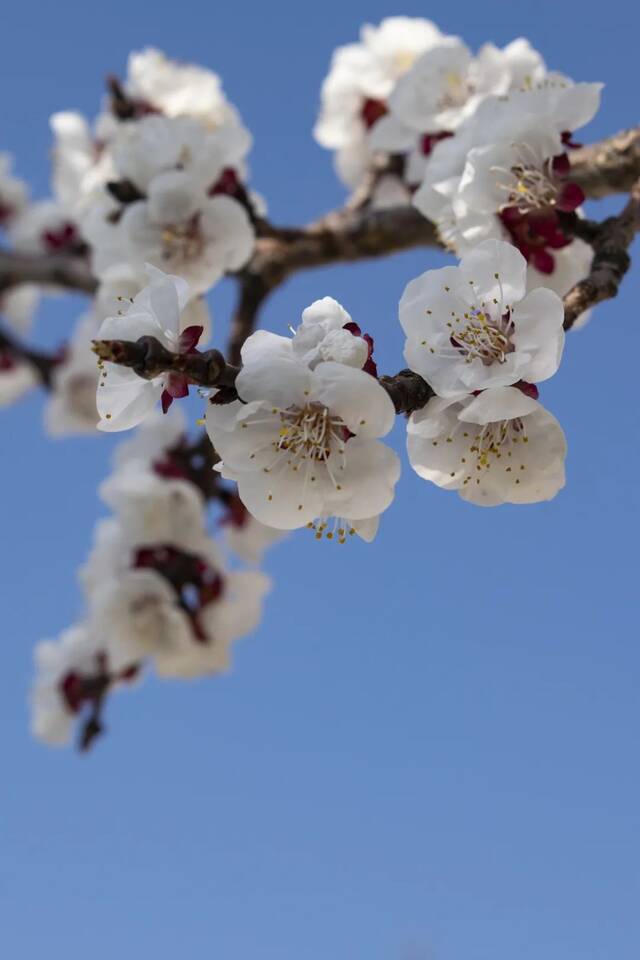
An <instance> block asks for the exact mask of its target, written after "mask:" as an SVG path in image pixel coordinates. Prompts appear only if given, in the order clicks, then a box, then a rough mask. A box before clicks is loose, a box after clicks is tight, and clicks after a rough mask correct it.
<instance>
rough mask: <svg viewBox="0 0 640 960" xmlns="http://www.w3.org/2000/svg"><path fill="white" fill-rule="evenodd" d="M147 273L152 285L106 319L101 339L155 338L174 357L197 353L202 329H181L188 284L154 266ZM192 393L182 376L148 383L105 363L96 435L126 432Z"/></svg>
mask: <svg viewBox="0 0 640 960" xmlns="http://www.w3.org/2000/svg"><path fill="white" fill-rule="evenodd" d="M147 273H148V276H149V285H148V286H147V287H145V288H144V290H142V291H141V292H140V293H139V294H138V295H137V296H136V297H134V298H133V300H132V301H131V302H130V303H128V304H124V305H123V310H122V314H121V315H120V316H113V317H107V318H106V319H105V320H104V321H103V322H102V325H101V326H100V330H99V331H98V338H99V339H104V340H137V339H138V338H139V337H145V336H146V337H155V338H156V339H157V340H159V341H160V342H161V343H162V344H163V346H165V347H166V348H167V349H168V350H171V351H173V352H174V353H189V352H191V351H193V350H194V349H195V346H196V344H197V343H198V341H199V339H200V336H201V334H202V327H201V326H194V325H191V326H188V327H186V328H184V326H183V318H184V310H185V306H186V303H187V299H188V295H189V289H188V286H187V284H186V283H185V282H184V280H182V279H181V278H180V277H173V276H169V275H168V274H164V273H162V271H161V270H156V268H155V267H153V266H150V265H148V266H147ZM188 392H189V386H188V382H187V379H186V377H184V376H183V375H182V374H176V373H162V374H160V375H158V376H157V377H153V378H152V379H151V380H145V379H143V378H142V377H139V376H138V375H137V374H136V373H135V372H134V371H133V370H131V369H129V368H128V367H121V366H118V364H116V363H108V362H107V363H104V365H103V369H102V373H101V377H100V383H99V386H98V394H97V407H98V412H99V414H100V422H99V424H98V429H100V430H105V431H118V430H128V429H130V428H131V427H134V426H136V424H138V423H140V422H141V421H142V420H144V418H145V417H146V416H147V415H148V414H149V413H151V411H152V410H153V408H154V407H155V405H156V403H157V402H158V400H161V401H162V406H163V409H164V410H167V409H168V408H169V407H170V405H171V403H172V402H173V400H174V398H175V397H184V396H186V395H187V394H188Z"/></svg>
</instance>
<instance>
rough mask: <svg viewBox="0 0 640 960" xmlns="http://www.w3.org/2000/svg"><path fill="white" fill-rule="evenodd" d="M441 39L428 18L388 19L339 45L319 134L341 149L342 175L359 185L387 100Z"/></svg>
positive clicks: (322, 140)
mask: <svg viewBox="0 0 640 960" xmlns="http://www.w3.org/2000/svg"><path fill="white" fill-rule="evenodd" d="M441 39H442V34H441V33H440V31H439V30H438V28H437V27H436V26H435V24H433V23H431V21H429V20H424V19H420V18H410V17H388V18H387V19H385V20H383V21H382V22H381V23H380V24H379V25H378V26H372V25H370V24H365V26H363V27H362V30H361V31H360V42H359V43H350V44H347V45H346V46H343V47H339V48H338V49H337V50H336V51H335V53H334V55H333V58H332V61H331V66H330V70H329V74H328V75H327V77H326V79H325V80H324V83H323V85H322V93H321V110H320V116H319V117H318V120H317V123H316V125H315V128H314V136H315V138H316V140H317V141H318V143H320V144H321V145H322V146H323V147H328V148H329V149H332V150H337V151H338V154H337V157H336V163H337V167H338V172H339V173H340V175H341V176H342V177H343V179H344V180H345V182H346V183H347V184H348V185H349V186H356V185H357V183H358V181H359V180H360V178H361V176H362V175H363V174H364V172H365V171H366V169H367V167H368V165H369V163H370V161H371V158H372V152H371V148H370V146H369V144H368V133H369V131H370V130H371V129H372V127H374V126H375V124H376V123H377V121H378V120H379V119H380V118H381V117H382V116H384V115H385V113H386V112H387V104H386V101H387V98H388V96H389V94H390V93H391V92H392V90H393V88H394V86H395V84H396V82H397V81H398V79H399V78H400V77H401V76H402V75H403V74H404V73H406V71H407V70H409V69H410V68H411V66H412V65H413V63H414V62H415V60H416V58H417V57H418V56H419V55H420V54H421V53H423V52H424V51H425V50H427V49H429V47H432V46H433V45H434V44H436V43H437V42H439V41H440V40H441Z"/></svg>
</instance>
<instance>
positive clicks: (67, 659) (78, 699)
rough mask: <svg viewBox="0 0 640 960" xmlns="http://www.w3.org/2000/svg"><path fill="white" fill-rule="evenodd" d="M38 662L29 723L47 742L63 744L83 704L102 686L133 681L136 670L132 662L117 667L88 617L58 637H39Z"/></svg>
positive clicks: (36, 734) (95, 696) (67, 738)
mask: <svg viewBox="0 0 640 960" xmlns="http://www.w3.org/2000/svg"><path fill="white" fill-rule="evenodd" d="M35 662H36V679H35V683H34V685H33V688H32V691H31V729H32V732H33V735H34V736H35V737H37V738H38V739H39V740H42V741H44V742H45V743H47V744H48V745H49V746H64V745H65V744H66V743H67V742H68V741H69V739H70V736H71V732H72V728H73V723H74V720H75V719H76V718H77V717H78V715H79V714H80V713H81V711H82V710H83V708H84V707H85V705H88V704H90V703H92V702H93V701H94V700H95V699H96V698H98V697H99V696H100V692H99V691H100V690H102V691H103V692H104V691H105V690H106V689H109V690H111V689H113V688H115V687H117V686H119V685H121V684H123V683H131V681H132V680H133V679H134V678H135V676H136V674H137V672H138V671H137V665H134V664H129V665H128V666H129V667H130V669H128V670H126V671H123V672H121V671H120V670H115V672H114V667H113V664H112V663H111V662H110V661H109V657H108V654H107V652H106V650H105V648H104V646H103V644H102V638H101V637H100V636H99V633H98V632H97V631H96V630H94V629H93V625H92V624H89V623H82V624H77V625H75V626H73V627H70V628H69V629H68V630H65V631H64V632H63V633H62V634H61V635H60V637H59V639H58V640H55V641H52V640H45V641H42V642H41V643H39V644H38V645H37V646H36V649H35ZM131 667H133V669H131ZM92 688H93V690H92Z"/></svg>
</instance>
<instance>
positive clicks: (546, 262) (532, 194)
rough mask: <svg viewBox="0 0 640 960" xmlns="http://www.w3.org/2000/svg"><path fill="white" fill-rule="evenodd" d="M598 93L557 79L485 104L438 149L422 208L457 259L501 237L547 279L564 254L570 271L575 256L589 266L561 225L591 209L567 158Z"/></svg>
mask: <svg viewBox="0 0 640 960" xmlns="http://www.w3.org/2000/svg"><path fill="white" fill-rule="evenodd" d="M600 89H601V84H597V83H592V84H589V83H578V84H573V83H572V82H571V81H570V80H568V79H567V78H562V77H557V76H556V75H553V74H550V75H549V76H548V77H547V78H546V79H545V81H544V82H542V83H539V84H537V85H534V86H532V87H530V88H525V89H520V90H514V91H511V92H510V93H509V94H508V95H507V96H505V97H502V98H498V97H489V98H487V99H486V100H485V101H483V103H482V104H481V105H480V106H479V107H478V109H477V110H476V112H475V113H474V114H473V116H472V117H470V118H469V119H468V120H467V121H466V122H465V123H463V124H462V125H461V127H459V129H458V130H457V132H456V136H455V137H452V138H450V139H448V140H444V141H441V142H440V143H438V144H437V145H436V146H435V148H434V150H433V155H432V157H431V159H430V162H429V164H428V166H427V167H426V169H425V174H424V177H423V180H422V183H421V185H420V187H419V189H418V190H417V192H416V194H415V195H414V201H413V202H414V204H415V206H416V207H417V208H418V209H419V210H420V211H421V212H422V213H423V214H424V215H425V216H426V217H428V218H429V219H430V220H432V221H433V222H434V223H435V224H437V226H438V230H439V233H440V235H441V237H442V239H443V241H444V242H445V243H446V244H447V245H448V246H450V247H451V248H452V249H453V250H455V251H456V252H457V253H458V254H459V255H460V254H461V253H463V252H464V251H465V250H468V249H469V248H471V247H472V246H474V245H476V244H477V243H479V242H480V241H481V240H483V239H485V238H488V237H496V238H498V237H499V238H505V239H508V240H509V241H510V242H511V243H513V244H515V245H516V246H517V247H518V248H519V250H520V251H521V253H522V254H523V255H524V256H525V257H526V259H527V261H528V262H529V263H530V264H531V265H532V267H534V268H535V270H536V271H537V272H538V273H539V274H542V275H544V276H550V275H551V274H552V273H553V272H554V270H555V267H556V258H557V256H558V253H557V252H558V251H561V250H568V253H566V254H565V256H564V261H565V264H566V262H567V260H570V259H571V256H572V255H575V257H576V259H577V260H579V261H581V262H582V251H581V250H580V249H579V245H575V241H573V240H572V237H571V235H570V234H567V233H566V232H565V229H564V225H563V221H562V219H561V216H560V215H561V214H562V213H572V212H574V211H576V210H578V208H579V206H580V204H581V203H582V201H583V199H584V194H583V192H582V190H581V188H580V187H579V185H577V184H576V183H574V182H573V181H572V179H571V164H570V159H569V155H568V153H567V151H568V150H570V149H571V148H572V145H573V141H572V140H571V136H572V133H573V131H574V130H576V129H578V128H579V127H581V126H583V125H584V124H585V123H587V122H588V121H589V120H590V119H591V118H592V117H593V115H594V114H595V112H596V110H597V108H598V105H599V100H600ZM569 272H570V271H569ZM543 282H544V283H545V285H547V283H546V282H545V281H543ZM548 285H549V286H550V287H552V288H553V289H555V288H556V285H555V284H554V283H553V282H552V281H550V282H549V284H548ZM565 292H566V291H565Z"/></svg>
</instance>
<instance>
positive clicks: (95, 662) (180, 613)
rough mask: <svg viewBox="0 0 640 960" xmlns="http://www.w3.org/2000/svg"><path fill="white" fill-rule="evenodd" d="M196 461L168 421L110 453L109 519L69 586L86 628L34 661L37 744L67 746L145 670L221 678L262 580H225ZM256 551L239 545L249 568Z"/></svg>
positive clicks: (248, 627) (237, 574) (251, 617)
mask: <svg viewBox="0 0 640 960" xmlns="http://www.w3.org/2000/svg"><path fill="white" fill-rule="evenodd" d="M200 457H201V455H200V454H199V453H198V452H197V451H194V450H193V448H192V447H190V445H189V442H188V439H187V437H186V434H185V430H184V421H183V419H182V418H181V416H179V415H178V414H176V413H174V412H172V415H170V416H168V417H166V418H165V417H162V416H156V417H151V418H150V419H149V420H148V421H147V423H146V424H145V425H144V427H143V428H141V430H140V432H139V433H138V435H137V436H136V437H134V438H133V440H132V441H131V442H129V443H128V444H125V445H123V447H122V448H120V450H119V451H118V452H117V455H116V464H115V469H114V472H113V473H112V475H111V476H110V477H109V478H108V479H107V480H106V481H105V483H104V484H103V485H102V487H101V488H100V495H101V497H102V499H103V501H104V502H105V503H106V504H107V505H108V506H109V507H110V508H111V510H112V511H113V516H112V517H110V518H109V519H106V520H102V521H100V522H99V523H98V526H97V529H96V537H95V544H94V547H93V550H92V552H91V555H90V557H89V559H88V561H87V563H86V564H85V565H84V567H83V568H82V570H81V574H80V578H81V582H82V585H83V588H84V592H85V596H86V600H87V616H86V619H85V622H83V623H81V624H78V625H76V626H74V627H72V628H71V629H70V630H67V631H65V632H64V633H63V634H62V636H61V637H60V640H59V641H57V642H56V643H53V642H45V643H42V644H40V645H39V647H38V648H37V651H36V662H37V667H38V678H37V681H36V684H35V687H34V693H33V709H34V714H33V729H34V732H35V733H36V735H37V736H39V737H40V738H41V739H43V740H45V741H47V742H49V743H65V742H67V740H68V739H69V736H70V733H71V730H72V728H73V723H74V719H76V718H77V717H78V716H79V715H80V716H82V717H86V714H87V713H88V712H91V711H92V710H95V709H96V707H99V706H100V704H101V702H102V700H103V699H104V697H105V695H106V694H107V692H109V691H111V690H112V689H113V688H114V687H117V686H120V685H122V684H123V683H129V682H131V681H132V680H133V679H134V678H138V677H140V676H141V675H142V673H143V670H144V668H145V665H146V664H150V665H151V666H152V667H153V668H154V670H155V672H156V673H157V674H158V675H159V676H161V677H194V676H200V675H203V674H209V673H219V672H222V671H224V670H227V669H228V667H229V664H230V655H231V646H232V644H233V642H234V641H235V640H236V639H238V638H239V637H241V636H244V635H246V634H247V633H250V632H251V631H252V630H253V629H254V628H255V626H256V625H257V623H258V622H259V620H260V617H261V611H262V601H263V598H264V596H265V594H266V592H267V591H268V589H269V586H270V584H269V580H268V579H267V578H266V577H265V576H264V574H262V573H260V572H258V571H255V570H245V571H235V570H233V571H232V570H229V569H228V568H227V567H226V565H225V563H224V560H223V556H222V554H221V552H220V550H219V549H218V548H217V546H216V545H215V543H214V542H213V541H212V540H211V538H210V537H209V536H208V534H207V530H206V522H207V518H206V501H205V497H204V495H203V492H202V489H201V488H200V487H199V485H198V478H199V476H200V471H201V470H202V466H203V465H202V464H201V463H200ZM209 473H210V466H209ZM227 493H228V498H229V499H230V498H231V497H232V496H233V494H232V492H231V491H228V492H227ZM264 545H266V542H265V540H264V537H262V540H260V537H258V542H253V543H252V542H251V538H250V537H245V540H244V544H243V546H244V547H245V548H246V549H247V550H248V551H249V552H252V555H253V558H254V559H258V558H259V555H260V547H261V546H264Z"/></svg>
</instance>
